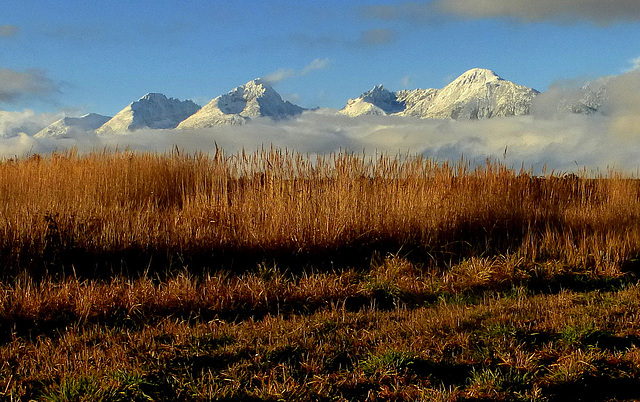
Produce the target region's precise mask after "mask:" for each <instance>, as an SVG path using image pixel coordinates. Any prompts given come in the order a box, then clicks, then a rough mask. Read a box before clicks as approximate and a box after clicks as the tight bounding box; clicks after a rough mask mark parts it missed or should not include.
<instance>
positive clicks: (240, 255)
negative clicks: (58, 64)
mask: <svg viewBox="0 0 640 402" xmlns="http://www.w3.org/2000/svg"><path fill="white" fill-rule="evenodd" d="M639 257H640V181H638V180H635V179H631V178H627V177H623V176H621V175H617V174H615V173H610V174H609V175H607V176H606V177H574V176H571V177H559V176H556V175H554V174H549V175H545V176H543V177H533V176H532V175H531V174H530V173H528V172H516V171H513V170H509V169H506V168H505V167H504V166H501V165H494V164H491V163H487V164H486V165H485V166H482V167H479V168H477V169H471V168H469V166H468V165H466V164H465V163H464V162H461V164H459V165H456V166H454V165H449V164H446V163H444V164H436V163H434V162H433V161H430V160H427V159H422V158H404V159H402V158H390V157H380V158H378V159H370V158H368V157H364V156H361V155H352V154H339V155H330V156H325V157H319V158H314V159H311V158H308V157H306V156H304V155H298V154H288V153H286V152H280V151H276V150H269V151H261V152H257V153H254V154H244V153H243V154H239V155H232V156H225V155H224V154H222V153H218V154H217V155H215V156H211V157H208V156H204V155H195V156H194V155H181V154H179V153H177V152H176V153H174V154H172V155H156V154H135V153H127V152H122V153H96V154H91V155H84V156H80V155H77V154H75V153H73V152H71V153H67V154H53V155H51V156H47V157H33V158H31V159H29V160H18V161H4V162H1V163H0V261H1V263H0V278H1V279H0V400H31V399H35V400H49V401H72V400H105V401H113V400H122V401H125V400H127V401H128V400H196V401H201V400H236V401H237V400H273V401H275V400H292V401H293V400H317V401H324V400H340V401H342V400H344V401H346V400H368V401H374V400H434V401H465V400H466V401H483V400H484V401H488V400H522V401H565V400H598V401H608V400H625V399H634V398H636V399H637V398H640V392H638V391H637V390H638V389H640V370H639V369H638V364H640V352H638V347H640V313H639V312H640V288H639V287H638V284H637V280H638V277H637V275H638V273H640V261H639ZM128 273H130V275H127V274H128Z"/></svg>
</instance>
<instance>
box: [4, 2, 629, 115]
mask: <svg viewBox="0 0 640 402" xmlns="http://www.w3.org/2000/svg"><path fill="white" fill-rule="evenodd" d="M0 7H1V8H2V14H1V16H0V110H5V111H22V110H24V109H32V110H34V111H35V112H36V113H64V114H67V115H71V116H74V115H76V116H77V115H81V114H84V113H88V112H96V113H100V114H105V115H113V114H115V113H117V112H118V111H119V110H120V109H122V108H123V107H125V106H126V105H128V104H129V103H131V102H132V101H135V100H137V99H138V98H140V97H141V96H143V95H144V94H146V93H148V92H161V93H164V94H165V95H167V96H171V97H176V98H179V99H192V100H194V101H196V102H197V103H199V104H201V105H203V104H205V103H206V102H208V101H209V100H211V99H212V98H214V97H215V96H217V95H220V94H223V93H226V92H228V91H230V90H231V89H233V88H234V87H237V86H239V85H242V84H244V83H245V82H247V81H249V80H251V79H253V78H257V77H269V78H270V79H271V80H272V82H273V85H274V88H275V89H276V90H277V91H278V92H279V93H280V94H281V95H282V96H283V97H284V98H285V99H288V100H290V101H292V102H294V103H297V104H299V105H301V106H304V107H308V108H310V107H329V108H340V107H342V106H344V104H345V102H346V100H347V99H349V98H353V97H357V96H358V95H359V94H360V93H362V92H364V91H366V90H368V89H370V88H371V87H373V86H374V85H376V84H383V85H385V87H387V88H389V89H390V90H400V89H414V88H430V87H435V88H440V87H442V86H444V85H446V84H447V83H448V82H450V81H451V80H452V79H453V78H455V77H456V76H458V75H459V74H461V73H463V72H464V71H466V70H468V69H470V68H473V67H482V68H489V69H492V70H494V71H495V72H496V73H497V74H499V75H500V76H502V77H503V78H505V79H508V80H510V81H514V82H516V83H518V84H522V85H527V86H530V87H533V88H536V89H538V90H540V91H544V90H546V89H548V88H549V87H550V86H553V85H562V84H564V83H570V82H576V81H585V80H589V79H594V78H597V77H601V76H607V75H618V74H621V73H623V72H625V71H628V70H630V69H632V68H633V67H634V60H636V59H638V58H639V57H640V2H638V1H637V0H607V1H602V0H535V1H531V0H527V1H525V0H434V1H423V2H420V1H418V2H401V1H365V0H350V1H348V2H345V1H342V0H341V1H335V0H328V1H322V2H312V1H288V0H286V1H285V0H276V1H255V0H253V1H242V0H239V1H235V0H234V1H209V0H206V1H205V0H201V1H195V0H184V1H180V2H176V1H164V0H152V1H151V0H136V1H129V2H124V1H104V2H91V1H76V0H67V1H64V2H50V1H44V0H42V1H35V0H4V1H3V3H2V5H1V6H0ZM638 64H640V61H637V60H636V62H635V65H636V66H637V65H638Z"/></svg>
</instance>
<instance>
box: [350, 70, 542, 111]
mask: <svg viewBox="0 0 640 402" xmlns="http://www.w3.org/2000/svg"><path fill="white" fill-rule="evenodd" d="M376 88H382V87H376ZM376 88H374V90H376ZM372 91H373V90H372ZM372 91H369V92H367V93H365V94H363V95H362V96H361V97H360V98H358V99H352V100H349V102H347V106H346V107H345V108H344V109H342V110H341V111H340V113H343V114H348V115H350V116H358V115H361V114H374V113H372V111H376V112H378V113H377V114H395V115H399V116H415V117H421V118H431V119H482V118H489V117H499V116H515V115H523V114H529V112H530V108H531V101H532V99H533V98H534V97H535V96H536V95H537V94H538V91H536V90H535V89H532V88H528V87H525V86H522V85H517V84H514V83H513V82H510V81H506V80H504V79H502V78H500V77H499V76H497V75H496V74H495V73H494V72H493V71H491V70H486V69H481V68H475V69H472V70H469V71H467V72H465V73H464V74H462V75H461V76H460V77H458V78H456V79H455V80H454V81H453V82H451V83H450V84H449V85H447V86H446V87H444V88H442V89H440V90H438V89H416V90H413V91H400V92H398V93H391V92H388V91H386V90H385V91H386V93H385V94H384V95H385V97H384V98H383V99H384V101H385V102H383V103H382V104H383V105H386V104H389V102H392V104H394V105H395V104H401V105H402V106H403V107H401V108H399V109H398V110H395V111H392V110H393V109H389V111H387V110H384V108H383V107H381V106H380V104H379V102H378V98H375V97H371V96H367V94H369V93H370V92H372ZM378 92H380V91H378ZM374 107H375V108H377V109H374ZM378 109H379V110H378ZM380 110H381V111H382V112H383V113H380Z"/></svg>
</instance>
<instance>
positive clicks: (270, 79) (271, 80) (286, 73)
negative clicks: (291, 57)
mask: <svg viewBox="0 0 640 402" xmlns="http://www.w3.org/2000/svg"><path fill="white" fill-rule="evenodd" d="M296 75H298V73H297V72H296V70H293V69H289V68H281V69H279V70H277V71H274V72H272V73H269V74H267V75H265V76H264V77H262V78H261V80H262V81H264V82H265V83H268V84H269V85H275V84H277V83H279V82H281V81H284V80H286V79H287V78H291V77H295V76H296Z"/></svg>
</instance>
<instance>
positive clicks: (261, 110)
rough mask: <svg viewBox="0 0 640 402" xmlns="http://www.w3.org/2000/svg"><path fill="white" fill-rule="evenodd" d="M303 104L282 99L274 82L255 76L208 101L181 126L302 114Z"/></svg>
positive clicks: (196, 126)
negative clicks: (273, 86) (267, 81)
mask: <svg viewBox="0 0 640 402" xmlns="http://www.w3.org/2000/svg"><path fill="white" fill-rule="evenodd" d="M304 110H305V109H304V108H301V107H300V106H297V105H294V104H292V103H290V102H288V101H285V100H283V99H282V98H281V97H280V95H279V94H278V93H277V92H276V91H275V90H274V89H273V88H271V86H269V85H267V84H266V83H265V82H263V81H262V80H260V79H255V80H252V81H249V82H247V83H246V84H244V85H242V86H239V87H237V88H235V89H234V90H232V91H231V92H229V93H227V94H224V95H220V96H218V97H217V98H215V99H213V100H212V101H211V102H209V103H207V104H206V105H205V106H204V107H203V108H202V109H200V110H199V111H198V112H197V113H195V114H194V115H193V116H191V117H189V118H188V119H186V120H184V121H183V122H182V123H180V124H179V125H178V128H179V129H184V128H204V127H213V126H217V125H221V124H244V123H246V122H247V121H248V120H249V119H251V118H255V117H262V116H266V117H270V118H272V119H274V120H280V119H284V118H287V117H290V116H294V115H297V114H300V113H302V112H303V111H304Z"/></svg>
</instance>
